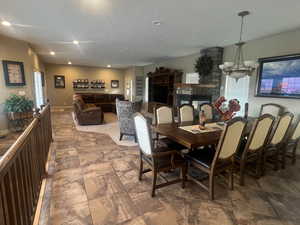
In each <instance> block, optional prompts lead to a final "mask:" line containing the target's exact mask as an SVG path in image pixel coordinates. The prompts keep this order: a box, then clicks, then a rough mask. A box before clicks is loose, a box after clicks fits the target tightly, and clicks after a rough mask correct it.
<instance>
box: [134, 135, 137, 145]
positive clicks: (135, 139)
mask: <svg viewBox="0 0 300 225" xmlns="http://www.w3.org/2000/svg"><path fill="white" fill-rule="evenodd" d="M134 142H135V143H137V138H136V135H134Z"/></svg>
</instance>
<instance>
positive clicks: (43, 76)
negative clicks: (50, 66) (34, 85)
mask: <svg viewBox="0 0 300 225" xmlns="http://www.w3.org/2000/svg"><path fill="white" fill-rule="evenodd" d="M41 80H42V87H45V73H44V72H41Z"/></svg>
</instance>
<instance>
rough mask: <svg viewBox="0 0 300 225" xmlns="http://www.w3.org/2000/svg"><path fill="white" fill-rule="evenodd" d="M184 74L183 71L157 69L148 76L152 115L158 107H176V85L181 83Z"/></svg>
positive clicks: (149, 106) (149, 107)
mask: <svg viewBox="0 0 300 225" xmlns="http://www.w3.org/2000/svg"><path fill="white" fill-rule="evenodd" d="M182 74H183V73H182V71H181V70H174V69H168V68H164V67H159V68H156V69H155V71H154V72H150V73H148V74H147V75H148V77H149V93H148V94H149V95H148V96H149V102H148V111H149V112H150V113H152V112H153V109H154V107H156V106H161V105H168V106H171V107H173V106H174V102H175V84H176V83H181V81H182Z"/></svg>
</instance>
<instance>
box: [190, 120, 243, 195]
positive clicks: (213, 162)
mask: <svg viewBox="0 0 300 225" xmlns="http://www.w3.org/2000/svg"><path fill="white" fill-rule="evenodd" d="M246 124H247V121H246V120H245V119H244V118H241V117H236V118H233V119H232V120H230V121H228V122H227V123H226V124H225V126H224V130H223V132H222V135H221V138H220V140H219V143H218V146H217V148H216V149H214V148H213V147H211V148H209V147H205V148H204V149H198V150H195V151H192V152H189V153H188V154H186V155H185V157H186V159H187V160H188V161H189V165H190V166H191V167H193V168H196V169H199V170H201V171H202V172H204V173H207V174H208V176H209V186H208V187H207V186H205V185H204V184H203V183H202V182H200V181H198V180H196V179H193V178H191V179H193V180H194V181H195V182H196V183H197V184H199V185H200V186H201V187H203V188H204V189H205V190H207V191H208V192H209V196H210V199H211V200H213V199H214V182H215V176H216V175H221V173H223V172H228V174H229V187H230V188H231V189H233V169H234V164H233V163H234V158H233V157H234V154H235V152H236V150H237V149H238V148H239V146H240V143H241V140H242V137H243V133H244V130H245V127H246Z"/></svg>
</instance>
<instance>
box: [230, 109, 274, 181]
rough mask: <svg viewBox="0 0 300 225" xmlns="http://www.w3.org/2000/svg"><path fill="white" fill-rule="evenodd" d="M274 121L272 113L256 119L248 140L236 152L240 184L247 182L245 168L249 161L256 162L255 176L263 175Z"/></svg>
mask: <svg viewBox="0 0 300 225" xmlns="http://www.w3.org/2000/svg"><path fill="white" fill-rule="evenodd" d="M274 121H275V118H274V117H273V116H272V115H270V114H264V115H262V116H260V117H259V118H258V119H256V120H255V121H254V123H253V125H252V129H251V132H250V134H249V136H248V138H247V141H244V144H241V146H240V148H239V150H238V151H237V153H236V154H235V163H236V164H237V165H238V166H239V171H240V185H244V183H245V172H246V171H245V170H246V165H247V164H249V163H253V164H255V172H254V176H255V177H256V178H259V177H260V176H261V175H262V166H263V151H264V148H265V146H266V144H267V142H268V138H269V136H270V134H271V131H272V128H273V124H274ZM242 143H243V142H242ZM247 172H248V171H247ZM249 172H250V170H249Z"/></svg>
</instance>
